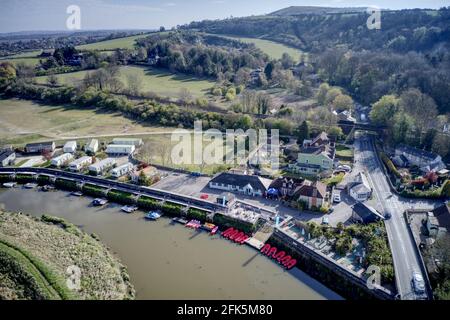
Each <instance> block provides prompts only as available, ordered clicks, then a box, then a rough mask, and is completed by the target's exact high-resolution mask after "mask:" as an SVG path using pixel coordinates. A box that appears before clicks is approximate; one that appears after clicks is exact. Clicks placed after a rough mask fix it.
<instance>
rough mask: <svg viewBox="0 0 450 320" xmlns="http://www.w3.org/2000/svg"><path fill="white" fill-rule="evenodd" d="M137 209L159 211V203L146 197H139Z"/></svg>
mask: <svg viewBox="0 0 450 320" xmlns="http://www.w3.org/2000/svg"><path fill="white" fill-rule="evenodd" d="M137 205H138V207H140V208H142V209H146V210H159V209H161V203H160V202H159V201H157V200H155V199H152V198H148V197H140V198H139V199H138V201H137Z"/></svg>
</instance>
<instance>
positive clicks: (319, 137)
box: [311, 131, 330, 145]
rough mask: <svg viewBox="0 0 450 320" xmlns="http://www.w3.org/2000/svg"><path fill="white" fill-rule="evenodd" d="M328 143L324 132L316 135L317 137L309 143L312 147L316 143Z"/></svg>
mask: <svg viewBox="0 0 450 320" xmlns="http://www.w3.org/2000/svg"><path fill="white" fill-rule="evenodd" d="M328 141H330V139H329V138H328V135H327V134H326V133H325V132H323V131H322V132H321V133H319V134H318V135H317V137H315V138H314V139H313V141H312V142H311V144H312V145H314V144H316V143H320V144H322V143H324V142H325V143H326V142H328Z"/></svg>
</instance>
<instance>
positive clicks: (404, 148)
mask: <svg viewBox="0 0 450 320" xmlns="http://www.w3.org/2000/svg"><path fill="white" fill-rule="evenodd" d="M396 149H397V150H398V151H400V152H403V153H407V154H411V155H414V156H416V157H421V158H425V159H429V160H434V159H436V158H437V156H438V155H437V154H435V153H433V152H429V151H426V150H421V149H417V148H414V147H411V146H407V145H405V144H401V145H399V146H398V147H397V148H396Z"/></svg>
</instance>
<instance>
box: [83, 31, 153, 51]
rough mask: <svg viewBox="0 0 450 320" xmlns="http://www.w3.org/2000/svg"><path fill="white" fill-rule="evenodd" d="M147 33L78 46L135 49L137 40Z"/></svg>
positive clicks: (98, 48) (84, 48) (99, 48)
mask: <svg viewBox="0 0 450 320" xmlns="http://www.w3.org/2000/svg"><path fill="white" fill-rule="evenodd" d="M146 36H147V35H145V34H140V35H137V36H130V37H125V38H117V39H113V40H106V41H100V42H95V43H89V44H83V45H81V46H77V47H76V48H77V49H78V50H114V49H133V48H134V44H135V40H136V39H139V38H144V37H146Z"/></svg>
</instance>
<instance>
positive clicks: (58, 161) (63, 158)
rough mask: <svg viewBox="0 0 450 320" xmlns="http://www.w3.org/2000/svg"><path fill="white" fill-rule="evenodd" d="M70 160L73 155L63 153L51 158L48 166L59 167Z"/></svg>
mask: <svg viewBox="0 0 450 320" xmlns="http://www.w3.org/2000/svg"><path fill="white" fill-rule="evenodd" d="M72 159H73V155H72V154H71V153H63V154H62V155H60V156H57V157H55V158H53V159H52V160H51V162H50V164H51V165H52V166H54V167H61V166H63V165H65V164H66V163H67V162H69V161H70V160H72Z"/></svg>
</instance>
